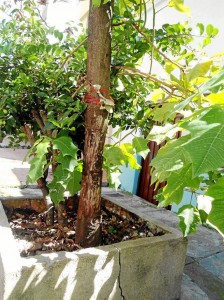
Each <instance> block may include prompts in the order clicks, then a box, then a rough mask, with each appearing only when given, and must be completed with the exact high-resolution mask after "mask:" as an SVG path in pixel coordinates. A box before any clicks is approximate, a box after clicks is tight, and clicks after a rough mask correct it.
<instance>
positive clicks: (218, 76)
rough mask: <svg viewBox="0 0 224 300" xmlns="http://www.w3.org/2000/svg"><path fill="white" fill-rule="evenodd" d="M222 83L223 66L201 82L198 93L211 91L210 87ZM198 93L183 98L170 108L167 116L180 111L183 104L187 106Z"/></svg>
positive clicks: (212, 87)
mask: <svg viewBox="0 0 224 300" xmlns="http://www.w3.org/2000/svg"><path fill="white" fill-rule="evenodd" d="M223 84H224V68H222V69H221V71H219V72H218V73H217V74H216V75H215V76H213V77H212V78H211V79H210V80H208V81H207V82H206V83H205V84H203V85H202V86H201V87H200V88H199V93H200V94H204V93H206V92H208V91H212V89H214V88H216V87H219V86H221V85H223ZM199 93H195V94H193V95H191V96H190V97H188V98H187V99H185V100H184V101H182V102H180V103H178V104H176V105H175V106H174V108H173V109H171V111H170V113H169V115H168V116H167V118H168V117H169V116H172V115H173V114H174V113H175V112H181V111H182V110H183V109H184V108H185V106H187V105H188V104H189V103H190V102H191V101H192V100H193V99H194V98H195V96H197V95H199Z"/></svg>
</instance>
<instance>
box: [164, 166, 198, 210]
mask: <svg viewBox="0 0 224 300" xmlns="http://www.w3.org/2000/svg"><path fill="white" fill-rule="evenodd" d="M199 184H200V180H199V178H198V177H196V178H192V166H191V164H188V165H185V166H184V167H183V168H182V169H181V170H179V171H175V172H172V173H171V175H170V176H169V178H168V179H167V184H166V186H165V187H164V190H163V196H164V198H165V201H166V203H165V204H166V205H169V204H172V203H176V204H179V203H180V202H181V200H182V198H183V193H184V189H185V188H186V187H188V188H191V189H195V190H196V189H197V188H198V187H199Z"/></svg>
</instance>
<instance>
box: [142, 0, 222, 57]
mask: <svg viewBox="0 0 224 300" xmlns="http://www.w3.org/2000/svg"><path fill="white" fill-rule="evenodd" d="M168 2H169V1H168V0H159V1H155V3H156V11H159V10H160V9H161V10H160V11H159V12H158V13H157V16H156V28H160V27H161V26H162V25H163V24H165V23H169V24H175V23H178V22H185V21H189V25H190V26H192V27H196V24H197V23H203V24H205V25H208V24H212V25H213V26H215V27H218V28H219V29H220V31H219V34H218V36H217V37H216V38H215V39H214V41H213V43H212V45H209V46H208V47H207V48H206V50H207V53H208V54H209V55H213V54H214V53H216V52H219V51H223V50H224V19H223V13H224V1H223V0H185V1H184V3H185V5H187V6H188V7H190V9H191V17H188V16H187V15H185V14H183V13H180V12H178V11H177V10H175V9H173V8H171V7H166V8H164V9H162V8H163V7H165V6H166V5H167V4H168ZM148 12H149V14H148V20H147V26H148V27H152V18H151V12H152V9H151V7H149V10H148ZM193 33H194V34H196V35H197V34H198V31H197V29H195V31H194V32H193ZM196 40H198V42H200V40H201V38H198V39H197V38H196Z"/></svg>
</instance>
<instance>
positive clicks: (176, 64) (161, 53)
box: [132, 23, 184, 72]
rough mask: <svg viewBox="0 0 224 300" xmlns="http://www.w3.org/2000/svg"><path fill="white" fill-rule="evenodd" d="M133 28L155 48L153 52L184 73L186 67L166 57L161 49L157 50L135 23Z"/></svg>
mask: <svg viewBox="0 0 224 300" xmlns="http://www.w3.org/2000/svg"><path fill="white" fill-rule="evenodd" d="M132 26H133V27H134V28H135V29H136V30H137V31H138V33H140V34H141V35H142V36H143V37H144V38H145V39H146V41H147V42H148V43H149V44H150V46H151V47H152V48H153V50H155V51H156V52H157V53H159V54H160V55H161V56H162V57H163V58H164V59H165V60H167V61H169V62H170V63H172V64H173V65H175V66H177V67H178V68H179V69H180V70H181V71H183V72H184V67H183V66H182V65H180V64H178V63H177V62H175V61H173V60H171V59H170V58H169V57H168V56H166V55H165V54H164V53H163V52H162V51H160V50H159V48H157V47H156V46H155V45H154V44H153V43H152V42H151V41H150V39H149V38H148V36H147V35H146V34H145V33H144V32H143V31H142V30H141V29H140V28H139V27H138V25H136V24H135V23H132Z"/></svg>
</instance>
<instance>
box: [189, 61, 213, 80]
mask: <svg viewBox="0 0 224 300" xmlns="http://www.w3.org/2000/svg"><path fill="white" fill-rule="evenodd" d="M212 63H213V62H212V61H211V60H210V61H206V62H203V63H199V64H197V65H196V66H194V67H193V68H192V69H191V70H190V71H189V72H188V74H187V79H188V81H191V80H193V79H195V78H198V77H201V76H205V75H206V73H207V72H208V71H209V69H210V67H211V65H212Z"/></svg>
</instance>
